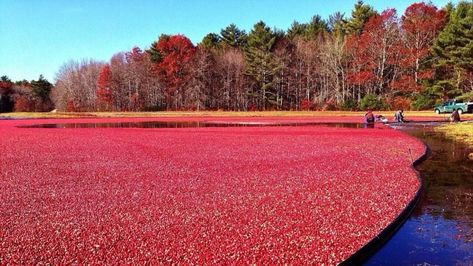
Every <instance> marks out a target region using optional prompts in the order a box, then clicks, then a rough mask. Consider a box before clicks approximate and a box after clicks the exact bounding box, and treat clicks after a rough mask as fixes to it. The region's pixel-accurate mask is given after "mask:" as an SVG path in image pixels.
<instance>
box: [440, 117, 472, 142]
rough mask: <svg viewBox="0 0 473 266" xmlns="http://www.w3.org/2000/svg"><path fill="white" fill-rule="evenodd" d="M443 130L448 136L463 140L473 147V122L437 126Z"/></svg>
mask: <svg viewBox="0 0 473 266" xmlns="http://www.w3.org/2000/svg"><path fill="white" fill-rule="evenodd" d="M435 130H436V131H438V132H443V133H445V135H446V136H447V138H450V139H454V140H458V141H462V142H464V143H466V144H468V145H469V146H471V147H473V123H465V122H464V123H452V124H448V125H444V126H440V127H436V128H435Z"/></svg>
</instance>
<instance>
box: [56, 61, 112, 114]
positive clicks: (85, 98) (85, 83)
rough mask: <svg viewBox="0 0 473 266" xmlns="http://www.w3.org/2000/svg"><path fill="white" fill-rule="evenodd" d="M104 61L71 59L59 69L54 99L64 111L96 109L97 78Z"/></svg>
mask: <svg viewBox="0 0 473 266" xmlns="http://www.w3.org/2000/svg"><path fill="white" fill-rule="evenodd" d="M102 66H103V63H102V62H98V61H95V60H82V61H80V62H78V61H70V62H68V63H65V64H64V65H62V66H61V68H60V69H59V72H58V73H57V75H56V84H55V86H54V89H53V91H52V92H51V93H52V99H53V102H54V104H55V106H56V108H57V109H59V110H62V111H95V110H97V108H96V103H97V100H96V99H97V93H96V91H97V79H98V76H99V74H100V70H101V69H102Z"/></svg>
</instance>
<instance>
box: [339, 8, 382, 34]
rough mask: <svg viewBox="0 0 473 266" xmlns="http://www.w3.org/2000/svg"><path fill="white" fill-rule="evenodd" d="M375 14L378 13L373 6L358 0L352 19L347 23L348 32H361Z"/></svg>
mask: <svg viewBox="0 0 473 266" xmlns="http://www.w3.org/2000/svg"><path fill="white" fill-rule="evenodd" d="M373 15H376V11H375V10H374V9H373V7H372V6H370V5H367V4H365V3H363V1H361V0H360V1H358V2H357V3H356V4H355V7H354V9H353V11H352V12H351V19H350V20H349V21H348V23H347V24H346V32H347V34H357V35H359V34H361V32H362V31H363V27H364V25H365V23H366V22H367V21H368V19H369V18H370V17H371V16H373Z"/></svg>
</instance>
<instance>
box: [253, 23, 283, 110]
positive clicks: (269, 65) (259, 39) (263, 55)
mask: <svg viewBox="0 0 473 266" xmlns="http://www.w3.org/2000/svg"><path fill="white" fill-rule="evenodd" d="M275 43H276V35H275V33H274V32H273V31H272V30H271V29H270V28H269V27H268V26H266V24H265V23H264V22H263V21H260V22H258V23H256V24H255V25H254V27H253V29H252V30H251V32H250V34H249V35H248V46H247V48H246V51H245V58H246V71H245V72H246V75H248V76H249V77H251V79H252V80H253V84H254V86H253V91H252V92H250V94H252V96H256V98H257V99H258V105H259V108H260V109H263V110H265V109H266V108H268V107H270V105H276V104H277V103H276V102H275V98H276V94H275V93H274V76H275V74H276V72H277V71H278V69H279V64H278V62H277V60H276V58H275V57H274V56H273V54H272V53H271V49H272V48H273V46H274V44H275Z"/></svg>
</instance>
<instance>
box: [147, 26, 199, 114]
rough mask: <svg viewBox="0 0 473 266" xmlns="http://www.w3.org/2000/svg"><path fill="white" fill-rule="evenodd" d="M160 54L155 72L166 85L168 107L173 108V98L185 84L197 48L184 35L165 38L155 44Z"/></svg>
mask: <svg viewBox="0 0 473 266" xmlns="http://www.w3.org/2000/svg"><path fill="white" fill-rule="evenodd" d="M154 49H155V50H156V51H158V53H159V55H160V56H159V60H158V61H157V63H156V65H155V71H156V73H157V74H158V76H159V77H160V78H161V80H162V81H164V83H165V84H166V87H167V88H166V97H167V105H168V106H167V107H168V108H170V107H171V105H172V104H171V102H170V101H171V98H172V97H173V96H174V94H175V93H176V91H177V89H178V88H179V87H180V85H181V84H182V83H183V82H184V79H185V77H186V74H187V70H186V65H187V63H188V62H189V61H190V60H191V59H192V56H193V55H194V53H195V50H196V48H195V47H194V45H193V44H192V42H191V41H190V40H189V39H188V38H187V37H185V36H184V35H173V36H163V37H161V38H160V39H159V40H158V42H156V43H155V44H154Z"/></svg>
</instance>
